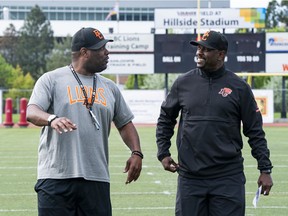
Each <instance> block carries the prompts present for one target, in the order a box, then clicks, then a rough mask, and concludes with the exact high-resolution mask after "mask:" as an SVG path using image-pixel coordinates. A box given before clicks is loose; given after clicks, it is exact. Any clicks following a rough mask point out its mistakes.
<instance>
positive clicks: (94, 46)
mask: <svg viewBox="0 0 288 216" xmlns="http://www.w3.org/2000/svg"><path fill="white" fill-rule="evenodd" d="M108 42H113V40H107V39H104V40H102V41H100V42H99V43H97V44H94V45H93V46H91V47H86V48H87V49H91V50H97V49H100V48H101V47H103V46H104V45H105V44H106V43H108Z"/></svg>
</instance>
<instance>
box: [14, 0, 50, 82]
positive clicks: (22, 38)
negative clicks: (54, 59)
mask: <svg viewBox="0 0 288 216" xmlns="http://www.w3.org/2000/svg"><path fill="white" fill-rule="evenodd" d="M19 33H20V35H19V43H18V49H17V51H18V52H17V59H18V63H19V65H20V66H21V68H22V69H23V71H24V72H25V74H27V73H28V72H30V73H31V75H32V77H33V78H34V79H38V78H39V77H40V76H41V75H42V74H43V73H44V72H46V61H47V57H48V54H49V53H50V52H51V50H52V49H53V47H54V43H53V40H54V38H53V31H52V28H51V25H50V22H49V21H48V20H47V19H46V17H45V15H44V13H43V12H42V11H41V9H40V8H39V6H38V5H36V6H35V7H34V8H32V9H31V12H30V13H29V14H28V15H27V18H26V20H25V21H24V26H23V27H22V28H21V29H20V32H19Z"/></svg>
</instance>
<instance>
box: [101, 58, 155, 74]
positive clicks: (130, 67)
mask: <svg viewBox="0 0 288 216" xmlns="http://www.w3.org/2000/svg"><path fill="white" fill-rule="evenodd" d="M152 73H154V55H153V54H110V55H109V62H108V67H107V69H106V70H105V71H104V72H103V74H152Z"/></svg>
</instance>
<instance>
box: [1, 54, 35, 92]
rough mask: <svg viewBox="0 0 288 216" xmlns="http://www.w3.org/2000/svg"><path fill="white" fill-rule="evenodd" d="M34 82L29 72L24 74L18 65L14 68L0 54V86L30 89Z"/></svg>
mask: <svg viewBox="0 0 288 216" xmlns="http://www.w3.org/2000/svg"><path fill="white" fill-rule="evenodd" d="M34 83H35V80H34V79H33V78H32V76H31V75H30V74H29V73H27V74H26V75H24V73H23V71H22V70H21V68H20V67H19V66H17V67H16V68H14V67H13V66H12V65H11V64H9V63H7V62H6V60H5V59H4V58H3V57H2V56H1V55H0V88H4V89H11V88H17V89H32V88H33V86H34Z"/></svg>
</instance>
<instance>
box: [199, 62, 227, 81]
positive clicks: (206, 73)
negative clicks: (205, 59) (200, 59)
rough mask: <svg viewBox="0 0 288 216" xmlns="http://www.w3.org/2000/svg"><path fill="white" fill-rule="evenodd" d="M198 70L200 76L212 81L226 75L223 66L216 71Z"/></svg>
mask: <svg viewBox="0 0 288 216" xmlns="http://www.w3.org/2000/svg"><path fill="white" fill-rule="evenodd" d="M199 70H200V72H201V76H203V77H205V78H212V79H216V78H218V77H221V76H223V75H224V74H225V73H226V70H225V66H224V65H223V66H222V67H221V68H219V69H218V70H216V71H204V70H201V69H199Z"/></svg>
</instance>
